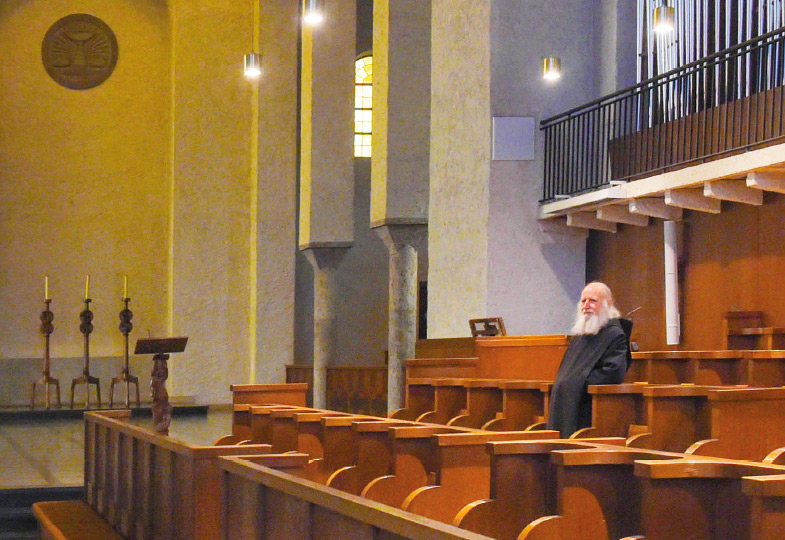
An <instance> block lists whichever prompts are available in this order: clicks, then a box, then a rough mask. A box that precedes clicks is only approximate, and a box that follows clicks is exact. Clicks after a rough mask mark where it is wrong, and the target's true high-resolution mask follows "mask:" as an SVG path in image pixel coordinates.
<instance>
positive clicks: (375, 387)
mask: <svg viewBox="0 0 785 540" xmlns="http://www.w3.org/2000/svg"><path fill="white" fill-rule="evenodd" d="M286 382H287V383H294V382H305V383H308V384H309V388H308V405H309V406H311V405H313V393H312V390H311V388H312V382H313V366H307V365H288V366H286ZM327 408H328V409H330V410H334V411H343V412H350V413H355V414H371V415H375V416H386V415H387V366H328V367H327Z"/></svg>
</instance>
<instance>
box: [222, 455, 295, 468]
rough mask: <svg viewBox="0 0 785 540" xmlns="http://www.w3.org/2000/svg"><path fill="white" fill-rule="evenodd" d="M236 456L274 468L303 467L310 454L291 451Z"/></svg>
mask: <svg viewBox="0 0 785 540" xmlns="http://www.w3.org/2000/svg"><path fill="white" fill-rule="evenodd" d="M236 457H237V458H239V459H243V460H246V461H250V462H251V463H256V464H258V465H264V466H265V467H272V468H274V469H285V468H295V467H305V466H306V465H308V461H309V460H310V459H311V456H309V455H308V454H303V453H300V452H292V453H289V454H263V455H240V456H236Z"/></svg>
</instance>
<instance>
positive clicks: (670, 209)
mask: <svg viewBox="0 0 785 540" xmlns="http://www.w3.org/2000/svg"><path fill="white" fill-rule="evenodd" d="M630 213H631V214H640V215H643V216H649V217H654V218H658V219H667V220H670V221H681V218H682V214H683V212H682V209H681V208H677V207H675V206H668V205H667V204H665V201H664V200H663V199H661V198H659V197H641V198H640V199H635V200H634V201H630Z"/></svg>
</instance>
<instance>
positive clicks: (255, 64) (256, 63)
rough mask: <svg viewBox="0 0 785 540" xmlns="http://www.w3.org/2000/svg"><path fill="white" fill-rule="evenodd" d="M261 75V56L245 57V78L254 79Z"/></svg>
mask: <svg viewBox="0 0 785 540" xmlns="http://www.w3.org/2000/svg"><path fill="white" fill-rule="evenodd" d="M261 74H262V56H261V55H260V54H259V53H255V52H252V53H248V54H246V55H245V76H246V77H251V78H256V77H258V76H259V75H261Z"/></svg>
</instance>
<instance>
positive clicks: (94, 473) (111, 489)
mask: <svg viewBox="0 0 785 540" xmlns="http://www.w3.org/2000/svg"><path fill="white" fill-rule="evenodd" d="M130 415H131V411H127V410H126V411H102V412H89V413H86V414H85V459H84V466H85V496H86V502H87V504H88V505H89V506H90V507H91V508H92V509H93V510H95V511H96V512H97V513H98V514H100V515H101V516H102V517H103V519H105V520H106V521H107V522H108V523H109V524H110V525H112V527H113V528H114V529H115V530H116V531H117V532H119V533H120V534H121V535H122V536H124V537H126V538H174V539H179V538H182V539H202V538H210V539H212V538H216V539H217V538H219V537H220V520H219V516H220V490H218V489H217V488H216V486H218V485H220V484H219V480H220V473H219V469H218V465H217V463H216V460H215V458H217V457H218V456H222V455H238V454H265V453H269V451H270V446H269V445H247V446H237V445H232V446H195V445H190V444H188V443H185V442H182V441H179V440H177V439H173V438H171V437H167V436H165V435H161V434H158V433H156V432H154V431H152V430H149V429H145V428H142V427H139V426H136V425H133V424H131V423H129V422H128V420H129V418H130Z"/></svg>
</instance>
